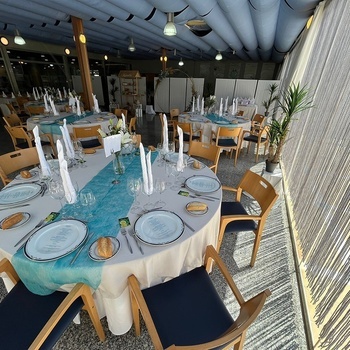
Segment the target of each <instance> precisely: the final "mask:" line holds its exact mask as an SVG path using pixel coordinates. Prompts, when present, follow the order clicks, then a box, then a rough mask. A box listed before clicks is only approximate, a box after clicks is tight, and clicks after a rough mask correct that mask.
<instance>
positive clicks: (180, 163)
mask: <svg viewBox="0 0 350 350" xmlns="http://www.w3.org/2000/svg"><path fill="white" fill-rule="evenodd" d="M177 133H178V134H179V158H178V159H177V164H176V169H177V171H181V172H182V171H183V170H184V155H183V149H184V141H183V131H182V129H181V128H180V127H179V126H177Z"/></svg>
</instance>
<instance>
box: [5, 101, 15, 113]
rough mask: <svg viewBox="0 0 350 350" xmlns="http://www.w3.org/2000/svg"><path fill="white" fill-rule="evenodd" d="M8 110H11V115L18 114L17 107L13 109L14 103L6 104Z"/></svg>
mask: <svg viewBox="0 0 350 350" xmlns="http://www.w3.org/2000/svg"><path fill="white" fill-rule="evenodd" d="M6 106H7V108H8V109H9V110H10V112H11V113H15V114H16V113H17V111H16V109H15V107H13V104H12V103H6Z"/></svg>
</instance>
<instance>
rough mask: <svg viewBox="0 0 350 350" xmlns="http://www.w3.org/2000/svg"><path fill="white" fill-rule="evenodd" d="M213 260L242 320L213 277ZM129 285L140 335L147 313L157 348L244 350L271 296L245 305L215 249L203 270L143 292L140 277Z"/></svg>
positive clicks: (208, 251) (211, 249) (260, 296)
mask: <svg viewBox="0 0 350 350" xmlns="http://www.w3.org/2000/svg"><path fill="white" fill-rule="evenodd" d="M212 260H213V261H214V262H215V264H216V266H217V267H218V268H219V269H220V271H221V273H222V275H223V277H224V278H225V280H226V282H227V284H228V285H229V287H230V288H231V290H232V292H233V294H234V296H235V297H236V299H237V301H238V303H239V305H240V313H239V316H238V318H237V319H236V320H234V319H233V318H232V316H231V314H230V313H229V311H228V310H227V308H226V306H225V304H224V303H223V301H222V299H221V298H220V295H219V294H218V292H217V291H216V289H215V286H214V284H213V283H212V280H211V278H210V276H209V274H208V273H209V271H210V270H211V267H212ZM128 282H129V290H130V298H131V306H132V311H133V318H134V325H135V332H136V335H137V336H139V335H140V317H139V311H141V314H142V317H143V319H144V320H145V323H146V327H147V329H148V332H149V334H150V337H151V339H152V342H153V345H154V347H155V349H156V350H158V349H192V350H195V349H201V350H204V349H223V348H227V347H228V346H233V345H235V349H236V348H237V349H241V348H242V347H243V342H244V338H245V334H246V332H247V330H248V327H249V326H250V324H251V323H252V322H253V321H254V320H255V318H256V317H257V316H258V314H259V312H260V311H261V309H262V307H263V305H264V303H265V300H266V298H267V297H268V296H269V295H270V294H271V293H270V291H269V290H265V291H264V292H262V293H260V294H258V295H257V296H255V297H253V298H252V299H250V300H248V301H245V300H244V299H243V297H242V295H241V293H240V291H239V290H238V288H237V286H236V285H235V283H234V281H233V279H232V277H231V275H230V273H229V271H228V270H227V267H226V266H225V264H224V263H223V261H222V260H221V258H220V257H219V255H218V253H217V252H216V250H215V249H214V247H213V246H208V247H207V249H206V254H205V259H204V264H203V266H200V267H197V268H194V269H193V270H191V271H189V272H186V273H184V274H182V275H180V276H179V277H175V278H173V279H172V280H170V281H167V282H165V283H161V284H158V285H155V286H152V287H150V288H146V289H143V290H141V289H140V285H139V282H138V280H137V278H136V277H135V276H134V275H131V276H130V277H129V279H128Z"/></svg>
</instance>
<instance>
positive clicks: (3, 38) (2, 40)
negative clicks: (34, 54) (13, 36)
mask: <svg viewBox="0 0 350 350" xmlns="http://www.w3.org/2000/svg"><path fill="white" fill-rule="evenodd" d="M0 41H1V44H3V45H4V46H7V45H8V44H9V41H8V40H7V38H6V37H4V36H2V37H1V39H0Z"/></svg>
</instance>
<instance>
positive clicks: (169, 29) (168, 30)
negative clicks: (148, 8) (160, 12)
mask: <svg viewBox="0 0 350 350" xmlns="http://www.w3.org/2000/svg"><path fill="white" fill-rule="evenodd" d="M163 33H164V35H167V36H174V35H176V33H177V32H176V27H175V24H174V12H168V13H167V23H166V25H165V27H164V31H163Z"/></svg>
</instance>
